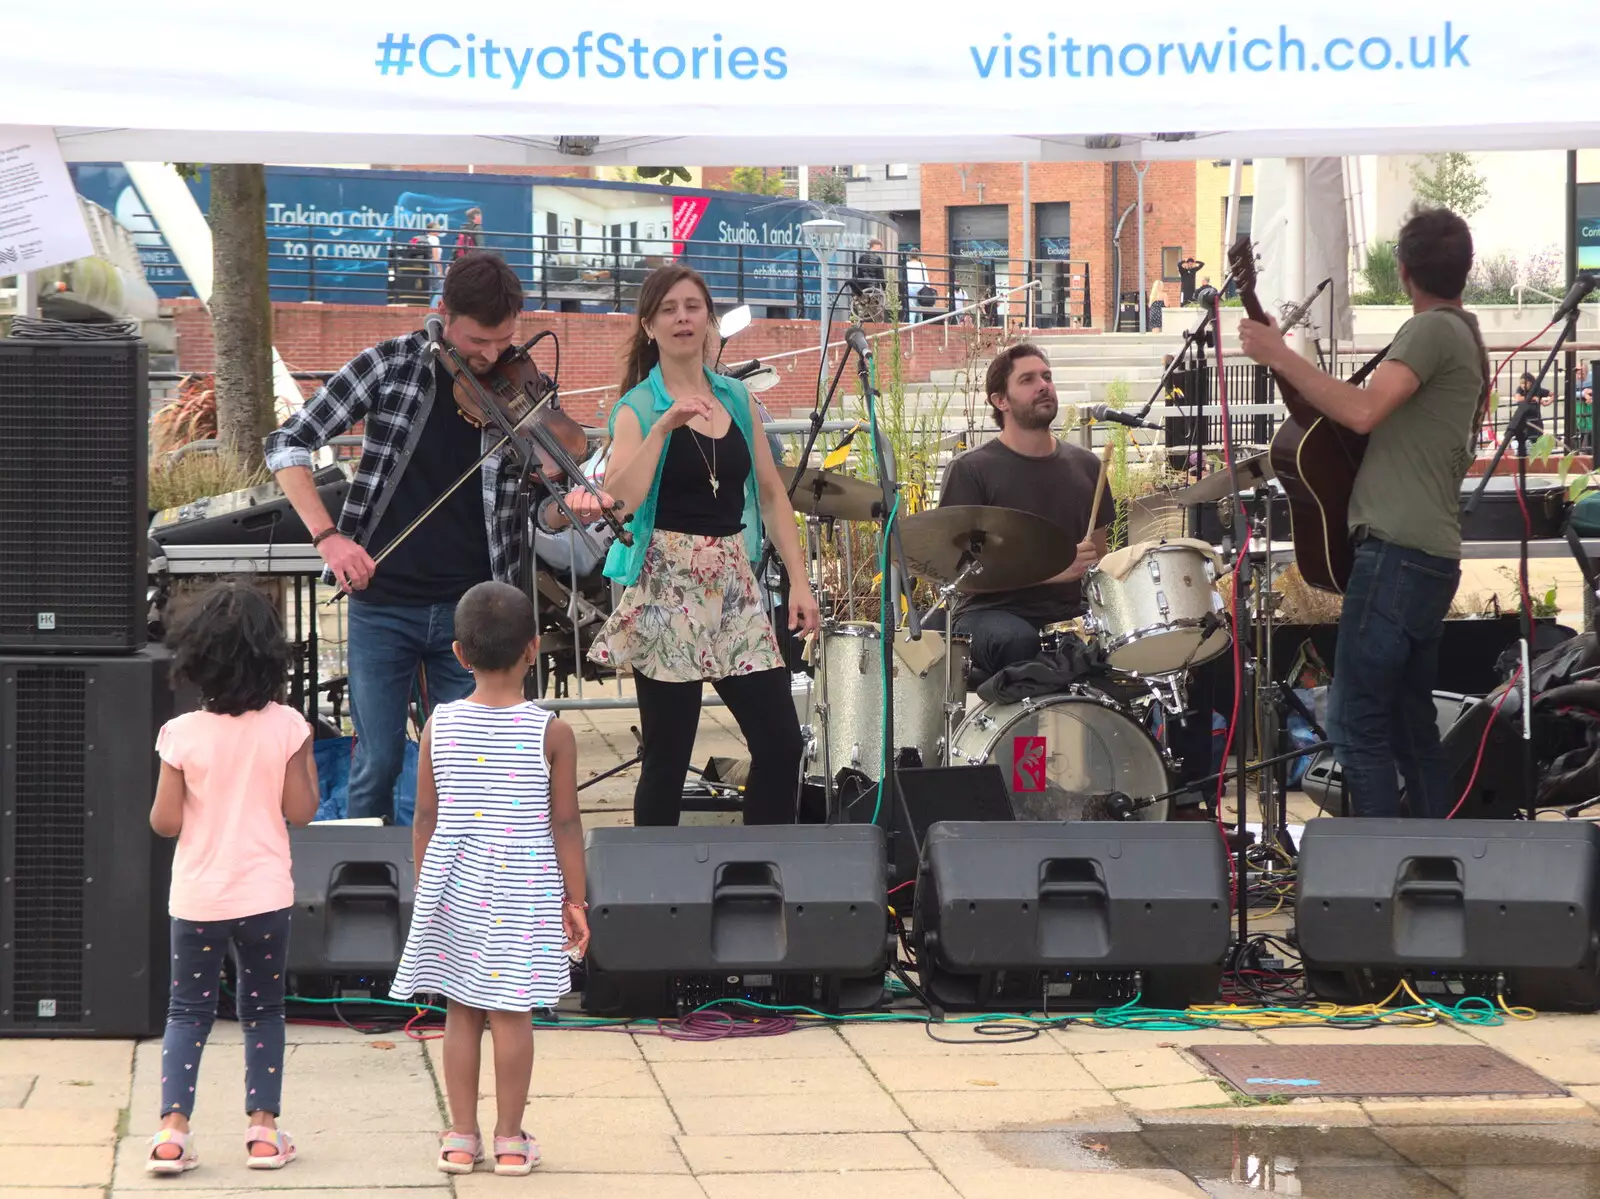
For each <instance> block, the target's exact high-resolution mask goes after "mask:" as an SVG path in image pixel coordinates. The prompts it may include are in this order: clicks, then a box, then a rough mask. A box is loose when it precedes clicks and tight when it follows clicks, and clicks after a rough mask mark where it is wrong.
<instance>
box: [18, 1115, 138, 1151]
mask: <svg viewBox="0 0 1600 1199" xmlns="http://www.w3.org/2000/svg"><path fill="white" fill-rule="evenodd" d="M121 1120H122V1112H121V1111H120V1110H119V1109H118V1108H114V1107H101V1108H93V1107H79V1108H66V1109H64V1110H61V1111H51V1110H50V1109H49V1108H44V1107H27V1108H3V1109H0V1145H115V1144H116V1143H117V1125H118V1124H119V1123H120V1122H121Z"/></svg>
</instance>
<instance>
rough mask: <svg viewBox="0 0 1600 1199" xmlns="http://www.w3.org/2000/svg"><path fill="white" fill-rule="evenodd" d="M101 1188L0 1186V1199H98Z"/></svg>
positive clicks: (101, 1191)
mask: <svg viewBox="0 0 1600 1199" xmlns="http://www.w3.org/2000/svg"><path fill="white" fill-rule="evenodd" d="M103 1194H105V1191H104V1189H103V1188H101V1187H90V1188H88V1189H85V1188H83V1187H7V1186H0V1199H100V1196H101V1195H103Z"/></svg>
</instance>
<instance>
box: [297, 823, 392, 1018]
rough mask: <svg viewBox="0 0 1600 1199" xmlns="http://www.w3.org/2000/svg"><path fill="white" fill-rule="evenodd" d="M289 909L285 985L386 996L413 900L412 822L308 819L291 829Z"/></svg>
mask: <svg viewBox="0 0 1600 1199" xmlns="http://www.w3.org/2000/svg"><path fill="white" fill-rule="evenodd" d="M289 846H290V852H291V854H292V856H293V859H294V909H293V911H292V913H291V915H290V918H289V989H290V993H291V994H294V995H303V996H309V997H312V998H326V999H336V998H350V999H359V998H385V997H387V995H388V993H389V982H390V981H391V980H392V979H393V978H394V974H395V971H396V970H398V969H399V967H400V955H401V953H403V952H404V950H405V947H406V934H407V933H408V932H409V931H410V930H411V910H412V907H413V905H414V904H415V902H416V877H417V869H416V855H415V853H414V851H413V850H412V841H411V830H410V829H409V828H402V827H399V826H396V825H384V826H383V827H381V828H374V827H372V826H370V825H350V824H311V825H307V826H305V827H304V828H295V829H290V830H289Z"/></svg>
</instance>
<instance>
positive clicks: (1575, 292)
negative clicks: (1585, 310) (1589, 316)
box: [1550, 272, 1600, 324]
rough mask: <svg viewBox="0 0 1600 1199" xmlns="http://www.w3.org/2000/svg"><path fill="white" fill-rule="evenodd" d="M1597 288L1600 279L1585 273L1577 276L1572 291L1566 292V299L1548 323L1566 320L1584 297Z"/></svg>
mask: <svg viewBox="0 0 1600 1199" xmlns="http://www.w3.org/2000/svg"><path fill="white" fill-rule="evenodd" d="M1597 286H1600V279H1596V278H1595V277H1594V276H1593V275H1591V274H1588V273H1587V272H1586V273H1584V274H1581V275H1579V276H1578V278H1577V280H1576V281H1575V282H1574V283H1573V284H1572V289H1571V290H1570V291H1568V292H1567V294H1566V298H1565V299H1563V300H1562V301H1561V307H1560V308H1557V309H1556V315H1555V317H1554V319H1553V320H1551V322H1550V323H1551V324H1555V323H1556V321H1564V320H1566V319H1567V318H1568V317H1569V316H1571V315H1572V314H1573V313H1574V312H1576V311H1577V310H1578V305H1579V304H1581V303H1583V301H1584V299H1585V297H1587V296H1588V294H1589V293H1590V292H1592V291H1593V290H1594V289H1595V288H1596V287H1597Z"/></svg>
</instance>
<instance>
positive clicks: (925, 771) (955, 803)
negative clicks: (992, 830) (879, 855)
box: [889, 762, 1017, 912]
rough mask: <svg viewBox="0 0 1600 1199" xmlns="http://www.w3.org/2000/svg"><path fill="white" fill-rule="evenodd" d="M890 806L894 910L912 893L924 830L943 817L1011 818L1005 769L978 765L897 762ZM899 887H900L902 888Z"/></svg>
mask: <svg viewBox="0 0 1600 1199" xmlns="http://www.w3.org/2000/svg"><path fill="white" fill-rule="evenodd" d="M894 792H895V806H894V811H893V813H892V814H891V824H892V826H893V827H892V831H891V832H890V834H889V842H890V847H889V852H890V855H891V856H890V866H891V869H890V872H889V873H890V879H891V883H890V885H891V886H893V887H894V888H895V892H894V894H895V896H896V899H895V901H894V906H895V908H896V910H897V911H901V912H906V911H910V910H911V907H912V904H913V902H914V901H915V899H916V886H917V871H918V866H919V864H920V862H921V860H922V845H923V842H924V841H926V840H927V837H928V830H929V829H930V828H932V827H933V826H934V825H936V824H939V823H941V822H942V821H947V820H968V821H971V820H1001V821H1014V820H1015V819H1016V818H1017V817H1016V812H1015V810H1014V809H1013V808H1012V806H1011V791H1010V788H1008V787H1007V786H1006V776H1005V773H1004V772H1003V771H1002V770H1001V769H1000V767H999V766H998V765H996V764H995V763H993V762H985V763H984V764H983V765H981V766H900V767H897V768H896V769H895V772H894ZM902 888H903V889H902Z"/></svg>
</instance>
